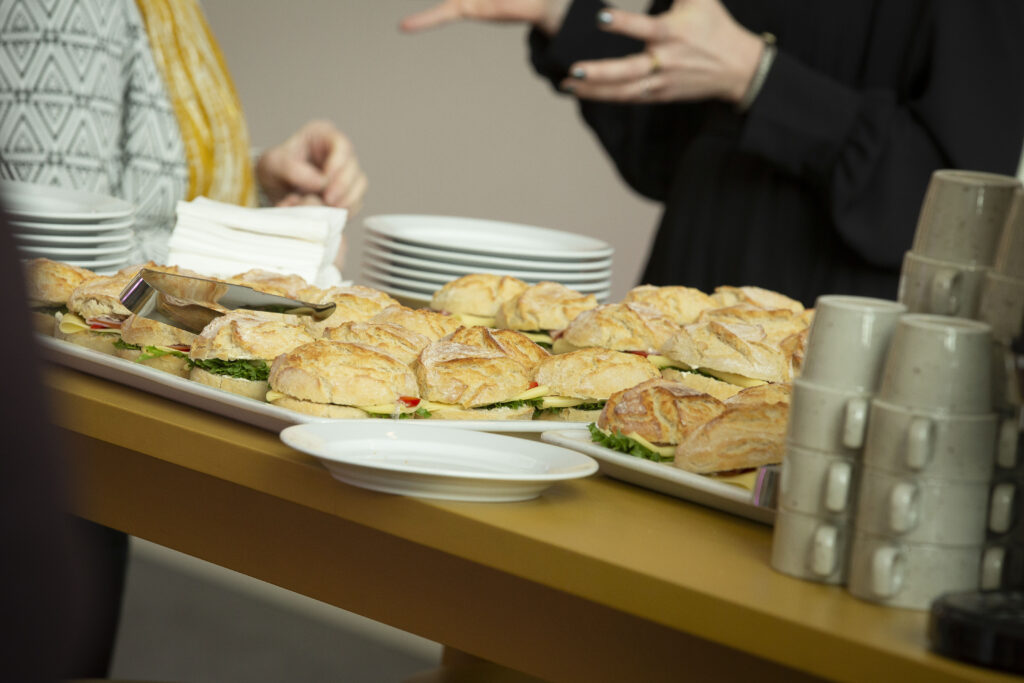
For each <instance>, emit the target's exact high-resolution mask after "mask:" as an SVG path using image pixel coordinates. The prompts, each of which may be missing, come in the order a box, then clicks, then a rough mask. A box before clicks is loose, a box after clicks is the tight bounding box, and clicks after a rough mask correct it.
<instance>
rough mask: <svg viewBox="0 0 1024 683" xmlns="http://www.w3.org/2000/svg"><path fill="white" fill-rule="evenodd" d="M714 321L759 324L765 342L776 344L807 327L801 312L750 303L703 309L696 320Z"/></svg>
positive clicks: (730, 323) (727, 323)
mask: <svg viewBox="0 0 1024 683" xmlns="http://www.w3.org/2000/svg"><path fill="white" fill-rule="evenodd" d="M712 320H714V321H716V322H720V323H725V324H726V325H732V324H736V323H740V324H744V325H759V326H760V327H761V329H763V330H764V333H765V343H767V344H771V345H774V346H778V344H779V342H781V341H782V340H783V339H785V338H786V337H788V336H790V335H791V334H796V333H798V332H800V331H801V330H805V329H807V321H806V320H805V319H804V317H803V316H802V315H801V314H798V313H794V312H793V311H791V310H789V309H788V308H772V309H768V308H758V307H757V306H753V305H751V304H734V305H732V306H726V307H724V308H714V309H710V310H707V311H703V312H702V313H701V314H700V316H698V317H697V322H701V323H702V322H710V321H712Z"/></svg>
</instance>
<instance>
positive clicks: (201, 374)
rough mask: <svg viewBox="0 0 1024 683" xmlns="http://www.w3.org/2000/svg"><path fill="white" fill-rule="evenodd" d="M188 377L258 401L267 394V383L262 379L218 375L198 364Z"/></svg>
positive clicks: (263, 398)
mask: <svg viewBox="0 0 1024 683" xmlns="http://www.w3.org/2000/svg"><path fill="white" fill-rule="evenodd" d="M188 378H189V379H190V380H192V381H193V382H199V383H200V384H205V385H207V386H211V387H213V388H215V389H220V390H222V391H230V392H231V393H232V394H238V395H239V396H247V397H249V398H254V399H256V400H257V401H263V400H265V399H266V396H267V383H266V382H265V381H261V380H251V379H245V378H243V377H229V376H227V375H217V374H214V373H212V372H207V371H206V370H203V369H202V368H200V367H198V366H197V367H193V368H192V369H191V370H189V373H188Z"/></svg>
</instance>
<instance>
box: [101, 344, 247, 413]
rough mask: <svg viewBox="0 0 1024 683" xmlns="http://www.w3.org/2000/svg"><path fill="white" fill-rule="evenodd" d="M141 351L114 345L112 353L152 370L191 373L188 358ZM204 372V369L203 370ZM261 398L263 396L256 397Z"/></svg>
mask: <svg viewBox="0 0 1024 683" xmlns="http://www.w3.org/2000/svg"><path fill="white" fill-rule="evenodd" d="M142 354H143V351H142V350H141V349H119V348H117V347H116V346H115V347H114V355H115V356H117V357H118V358H124V359H125V360H127V361H131V362H132V363H138V364H139V365H145V366H146V367H150V368H153V369H154V370H160V371H161V372H166V373H169V374H172V375H177V376H178V377H188V376H189V375H190V374H191V368H189V365H188V360H186V359H185V358H182V357H181V356H176V355H174V354H167V355H166V356H157V357H155V358H143V359H142V360H139V358H141V357H142ZM204 372H205V371H204ZM258 398H259V399H260V400H263V396H259V397H258Z"/></svg>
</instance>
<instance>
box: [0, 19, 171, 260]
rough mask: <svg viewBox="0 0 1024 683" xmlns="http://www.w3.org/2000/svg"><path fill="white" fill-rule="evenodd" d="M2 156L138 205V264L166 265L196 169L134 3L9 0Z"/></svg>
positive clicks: (24, 172) (2, 32)
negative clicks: (179, 205)
mask: <svg viewBox="0 0 1024 683" xmlns="http://www.w3.org/2000/svg"><path fill="white" fill-rule="evenodd" d="M0 157H2V158H3V159H4V160H5V161H6V162H7V165H8V168H9V169H10V171H11V172H13V174H14V176H15V177H14V178H13V179H14V180H21V181H25V182H32V183H42V184H46V185H57V186H62V187H71V188H75V189H82V190H90V191H94V192H101V193H104V194H109V195H114V196H116V197H121V198H123V199H126V200H128V201H130V202H132V203H133V204H134V205H135V207H136V241H137V246H138V247H139V249H138V253H137V254H136V257H137V259H138V260H143V259H147V258H152V259H154V260H156V261H158V262H160V261H163V259H164V256H165V249H166V240H167V238H168V236H169V234H170V231H171V229H172V227H173V222H174V208H175V204H176V202H177V201H178V200H180V199H184V198H185V193H186V192H187V189H188V181H189V172H188V166H187V163H186V159H185V148H184V145H183V143H182V139H181V133H180V131H179V128H178V123H177V120H176V118H175V114H174V109H173V107H172V105H171V102H170V100H169V99H168V95H167V91H166V89H165V87H164V81H163V77H162V75H161V73H160V71H159V69H158V68H157V66H156V63H155V62H154V60H153V55H152V53H151V51H150V48H149V40H148V38H147V35H146V29H145V26H144V25H143V23H142V18H141V16H140V15H139V12H138V9H137V8H136V6H135V2H134V0H0Z"/></svg>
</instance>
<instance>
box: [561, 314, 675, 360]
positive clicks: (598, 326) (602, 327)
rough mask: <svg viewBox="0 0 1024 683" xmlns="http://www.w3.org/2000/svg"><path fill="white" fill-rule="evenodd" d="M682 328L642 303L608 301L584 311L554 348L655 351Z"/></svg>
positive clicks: (568, 349) (569, 326) (565, 349)
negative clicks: (612, 302) (614, 302)
mask: <svg viewBox="0 0 1024 683" xmlns="http://www.w3.org/2000/svg"><path fill="white" fill-rule="evenodd" d="M678 331H679V325H677V324H676V323H675V322H674V321H673V320H671V319H670V318H668V317H666V316H664V315H662V314H661V313H659V312H658V311H656V310H654V309H653V308H648V307H647V306H643V305H641V304H631V303H619V304H605V305H603V306H598V307H597V308H592V309H590V310H588V311H582V312H581V313H580V314H579V315H577V316H576V317H575V318H574V319H573V320H572V321H570V322H569V324H568V326H566V328H565V330H564V331H563V332H562V334H561V336H559V337H558V339H556V340H555V343H554V345H553V346H552V351H554V352H555V353H564V352H566V351H574V350H577V349H585V348H592V347H600V348H604V349H613V350H615V351H655V350H657V349H660V348H661V347H662V345H663V344H664V343H665V342H666V341H668V338H669V337H671V336H672V335H673V334H675V333H676V332H678Z"/></svg>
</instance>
